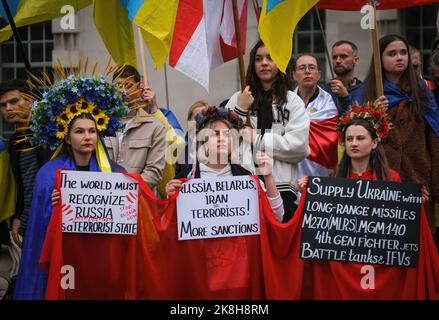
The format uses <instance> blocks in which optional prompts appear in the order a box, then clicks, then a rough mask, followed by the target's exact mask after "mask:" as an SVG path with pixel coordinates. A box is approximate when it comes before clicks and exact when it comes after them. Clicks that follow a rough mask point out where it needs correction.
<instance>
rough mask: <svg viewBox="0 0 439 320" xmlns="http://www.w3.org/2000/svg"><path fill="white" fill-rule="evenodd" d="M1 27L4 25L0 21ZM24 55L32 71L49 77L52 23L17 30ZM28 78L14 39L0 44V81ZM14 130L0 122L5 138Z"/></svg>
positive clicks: (0, 128)
mask: <svg viewBox="0 0 439 320" xmlns="http://www.w3.org/2000/svg"><path fill="white" fill-rule="evenodd" d="M1 25H5V23H4V21H2V23H1ZM18 33H19V35H20V38H21V41H22V43H23V47H24V50H25V53H26V55H27V57H28V60H29V61H30V64H31V67H32V71H33V73H34V74H35V75H37V76H39V75H40V74H41V72H47V73H48V74H49V75H51V73H52V72H51V71H52V51H53V34H52V22H51V21H47V22H43V23H39V24H34V25H31V26H26V27H21V28H18ZM27 78H28V76H27V72H26V69H25V67H24V63H23V57H22V55H21V53H20V51H19V48H18V45H17V42H16V41H15V38H14V37H11V39H9V40H7V41H5V42H3V43H0V81H1V82H2V81H6V80H10V79H23V80H26V79H27ZM13 130H14V128H13V127H11V126H10V125H8V124H7V123H6V122H5V121H3V119H1V121H0V133H1V134H4V135H5V136H7V135H9V134H10V133H11V132H13Z"/></svg>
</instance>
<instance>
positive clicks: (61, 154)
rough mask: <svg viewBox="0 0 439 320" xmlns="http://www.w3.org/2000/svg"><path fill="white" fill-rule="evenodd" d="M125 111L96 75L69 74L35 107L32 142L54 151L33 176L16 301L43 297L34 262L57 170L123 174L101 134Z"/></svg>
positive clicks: (41, 280)
mask: <svg viewBox="0 0 439 320" xmlns="http://www.w3.org/2000/svg"><path fill="white" fill-rule="evenodd" d="M127 112H128V108H127V107H126V106H125V105H124V104H123V103H122V100H121V93H120V92H119V89H118V87H117V86H116V85H114V84H112V83H109V82H107V81H106V80H105V79H104V78H103V77H97V76H93V77H75V76H70V77H68V78H67V79H65V80H62V81H61V82H60V83H58V84H55V85H53V86H52V87H51V88H50V89H49V90H48V91H46V92H44V94H43V98H42V99H41V101H38V102H35V103H34V104H33V107H32V113H33V114H32V122H31V125H30V127H31V130H32V131H33V133H34V142H35V143H36V144H46V145H48V147H49V148H50V149H51V150H55V149H56V150H55V153H54V155H53V156H52V160H51V161H49V162H48V163H46V165H44V166H43V167H42V168H41V169H40V170H39V171H38V174H37V176H36V181H35V190H34V194H33V198H32V206H31V210H30V218H29V226H28V231H27V232H28V235H27V238H26V241H25V242H24V249H23V256H22V259H21V264H20V270H19V274H18V277H17V285H16V288H15V294H14V298H15V299H43V298H44V292H45V288H46V283H47V274H46V273H45V272H43V270H42V269H41V268H40V266H39V265H38V262H39V258H40V254H41V249H42V245H43V242H44V239H45V236H46V230H47V227H48V224H49V221H50V218H51V215H52V211H53V205H52V196H51V195H52V191H53V190H54V189H55V177H56V172H57V170H59V169H65V170H81V171H102V172H118V171H125V170H124V169H123V168H122V167H120V166H118V165H117V164H115V163H113V162H111V161H109V159H108V157H107V154H106V150H105V149H104V146H103V144H102V142H101V136H102V135H111V134H114V133H115V132H116V131H117V130H118V129H119V128H120V126H121V119H120V118H121V117H123V116H125V115H126V114H127Z"/></svg>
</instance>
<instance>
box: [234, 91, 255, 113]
mask: <svg viewBox="0 0 439 320" xmlns="http://www.w3.org/2000/svg"><path fill="white" fill-rule="evenodd" d="M253 101H255V99H254V98H253V95H252V92H251V91H250V86H247V87H245V89H244V91H242V92H241V93H240V94H238V101H237V105H238V107H239V108H240V109H242V110H245V111H247V110H249V109H250V107H251V106H252V104H253Z"/></svg>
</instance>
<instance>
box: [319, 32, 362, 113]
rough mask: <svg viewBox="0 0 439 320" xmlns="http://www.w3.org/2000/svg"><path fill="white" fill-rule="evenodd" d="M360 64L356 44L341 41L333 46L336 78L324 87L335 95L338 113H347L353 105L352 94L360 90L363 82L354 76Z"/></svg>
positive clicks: (333, 63) (323, 86) (333, 65)
mask: <svg viewBox="0 0 439 320" xmlns="http://www.w3.org/2000/svg"><path fill="white" fill-rule="evenodd" d="M359 63H360V57H359V56H358V47H357V45H356V44H355V43H353V42H351V41H347V40H340V41H337V42H336V43H334V45H333V46H332V68H333V69H334V73H335V74H336V77H335V78H334V79H332V80H331V81H330V82H329V83H326V84H325V85H322V88H323V89H324V90H326V91H327V92H330V93H332V94H333V95H335V97H336V99H334V100H335V101H336V104H337V107H338V111H339V113H340V114H342V113H344V112H346V110H347V109H348V108H349V106H350V105H351V104H352V101H351V96H350V94H351V93H352V92H355V91H356V90H358V88H359V86H360V84H361V81H360V80H359V79H358V78H356V77H355V76H354V72H355V67H356V66H358V64H359Z"/></svg>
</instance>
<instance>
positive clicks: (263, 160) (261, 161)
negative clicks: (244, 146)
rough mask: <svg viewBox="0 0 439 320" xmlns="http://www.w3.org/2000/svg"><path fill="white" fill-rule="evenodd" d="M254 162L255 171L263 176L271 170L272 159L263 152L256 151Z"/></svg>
mask: <svg viewBox="0 0 439 320" xmlns="http://www.w3.org/2000/svg"><path fill="white" fill-rule="evenodd" d="M256 164H257V165H258V170H257V173H258V174H261V175H263V176H268V175H270V174H272V172H273V159H271V158H270V157H269V156H268V155H267V154H266V153H265V152H262V151H257V152H256Z"/></svg>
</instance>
